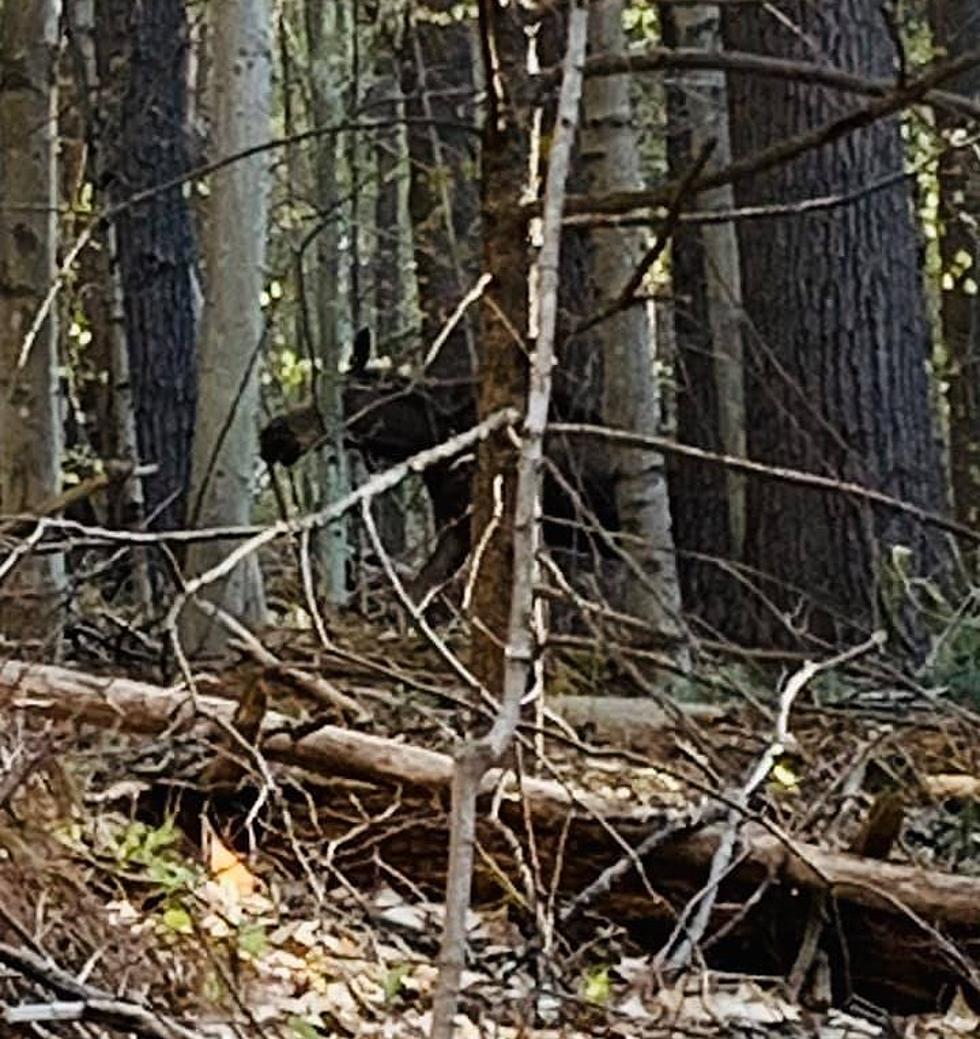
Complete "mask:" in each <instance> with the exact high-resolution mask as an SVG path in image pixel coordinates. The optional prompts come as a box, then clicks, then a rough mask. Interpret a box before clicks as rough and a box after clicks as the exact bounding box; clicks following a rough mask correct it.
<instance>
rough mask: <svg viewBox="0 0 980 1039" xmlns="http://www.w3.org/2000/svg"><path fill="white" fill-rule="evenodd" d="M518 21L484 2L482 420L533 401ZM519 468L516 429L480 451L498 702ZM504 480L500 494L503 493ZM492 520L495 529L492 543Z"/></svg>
mask: <svg viewBox="0 0 980 1039" xmlns="http://www.w3.org/2000/svg"><path fill="white" fill-rule="evenodd" d="M518 17H519V16H518V14H517V12H516V11H515V9H514V7H513V6H511V7H507V8H502V7H500V6H499V5H497V4H495V3H493V2H491V0H484V2H483V3H481V5H480V31H481V34H482V36H483V40H484V63H485V66H486V68H487V76H488V78H490V74H491V68H492V61H491V60H490V55H491V54H492V55H493V59H494V60H496V62H497V63H498V67H497V69H496V76H495V77H494V78H495V83H494V84H492V85H490V84H488V86H490V90H489V93H488V105H487V112H486V116H485V119H484V126H483V152H482V163H481V166H482V176H481V178H480V183H481V188H482V193H483V194H482V199H481V202H482V217H483V263H484V269H485V270H486V271H488V272H489V273H490V274H491V275H492V276H493V281H492V283H491V284H490V286H489V288H488V289H487V294H486V297H485V298H484V301H483V306H482V309H481V316H482V323H481V335H480V396H479V414H480V417H481V418H484V417H486V416H487V415H490V414H491V413H492V412H494V411H498V410H499V409H500V408H505V407H516V408H519V409H521V410H523V408H524V406H525V399H526V387H527V364H526V359H525V356H524V353H523V352H522V349H521V348H522V346H524V345H525V344H523V343H518V342H515V340H514V332H515V331H516V332H517V334H518V335H521V334H524V332H525V330H526V329H527V327H528V295H527V286H528V250H527V226H526V221H525V219H524V215H523V212H522V209H521V205H520V201H521V195H522V193H523V190H524V178H525V171H526V170H527V160H528V150H527V148H528V143H527V140H528V139H527V126H526V125H525V121H526V118H527V107H526V99H525V96H524V90H525V87H526V79H525V77H526V72H525V69H526V65H525V61H526V41H525V36H524V31H523V28H522V26H521V25H520V23H519V22H518V20H517V19H518ZM502 95H503V96H502ZM516 462H517V452H516V451H515V450H514V447H513V444H512V443H511V441H510V439H509V437H508V435H507V433H506V431H502V432H498V433H495V434H493V435H491V436H490V437H488V438H487V439H486V440H485V441H483V443H482V444H481V445H480V448H479V452H478V455H477V471H476V477H475V479H474V485H473V486H474V490H473V526H472V530H473V543H474V544H481V543H483V542H484V539H486V540H485V544H484V546H483V550H482V552H481V554H480V558H479V560H477V561H475V565H477V566H479V572H478V575H477V580H476V583H475V585H474V595H473V605H472V616H473V619H474V641H473V671H474V673H475V674H476V676H477V677H478V678H479V679H480V681H481V682H483V684H484V685H485V686H486V688H488V689H489V690H490V691H491V692H492V693H493V694H494V695H497V696H499V695H500V694H501V692H502V690H503V672H504V656H503V647H504V644H505V641H506V634H507V623H508V619H509V615H510V598H511V584H512V580H513V569H514V559H513V544H512V537H511V532H512V529H513V525H514V495H515V491H516V481H517V465H516ZM498 481H499V484H500V494H499V495H498V494H497V493H495V488H496V485H497V484H498ZM498 496H499V498H500V500H501V501H502V508H501V509H500V511H499V515H497V510H496V508H495V499H496V498H497V497H498ZM491 524H493V529H494V532H493V534H492V535H491V536H490V537H489V538H486V534H487V532H488V528H490V526H491Z"/></svg>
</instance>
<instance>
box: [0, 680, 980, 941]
mask: <svg viewBox="0 0 980 1039" xmlns="http://www.w3.org/2000/svg"><path fill="white" fill-rule="evenodd" d="M0 709H6V710H12V709H22V710H30V711H33V712H37V713H39V714H43V715H45V716H48V717H56V718H68V719H74V720H76V721H80V722H83V723H87V724H91V725H95V726H99V727H103V728H117V729H120V730H124V731H129V732H134V733H146V734H159V733H162V732H164V731H165V730H167V729H169V728H171V727H172V726H176V727H177V728H178V729H179V731H180V732H181V738H185V737H186V736H187V735H188V733H189V732H191V731H192V730H193V729H194V727H195V726H201V727H202V728H206V727H207V725H208V724H209V723H213V720H214V719H215V718H218V719H221V721H222V722H223V723H224V724H225V725H227V724H230V723H231V721H232V719H233V716H234V712H235V704H234V703H233V702H230V701H227V700H221V699H219V698H217V697H211V696H200V695H199V696H192V695H191V694H190V693H189V692H188V691H187V690H184V689H163V688H160V687H159V686H154V685H150V684H148V683H144V682H136V681H131V680H128V679H123V678H104V677H100V676H96V675H90V674H86V673H84V672H80V671H74V670H71V669H68V668H63V667H55V666H49V665H39V664H28V663H22V662H18V661H8V662H6V663H5V664H3V665H2V666H0ZM293 724H295V722H294V721H293V720H292V719H289V718H287V717H286V716H285V715H282V714H279V713H277V712H275V711H269V712H268V713H267V714H266V715H265V717H264V719H263V722H262V727H261V736H260V741H261V750H262V753H263V754H264V755H265V756H266V757H267V758H268V759H270V760H274V761H277V762H281V763H284V764H287V765H292V766H298V767H301V768H304V769H306V770H308V771H310V772H314V773H317V774H319V775H323V776H326V777H329V778H335V777H349V778H355V779H359V780H363V781H368V782H371V783H375V784H382V785H385V786H400V787H404V788H416V789H420V790H425V791H429V792H431V791H437V792H440V793H447V792H448V790H449V785H450V782H451V778H452V759H451V758H450V757H449V755H447V754H443V753H440V752H438V751H433V750H427V749H425V748H422V747H415V746H411V745H409V744H406V743H400V742H398V741H397V740H394V739H387V738H383V737H380V736H375V735H371V734H367V733H359V732H352V731H349V730H346V729H342V728H338V727H336V726H332V725H325V726H323V727H322V728H321V729H318V730H316V731H315V732H313V733H309V734H306V735H304V736H303V737H302V738H301V739H299V740H294V739H293V738H292V737H291V736H290V735H289V729H290V726H291V725H293ZM501 777H502V772H501V770H499V769H495V770H493V771H492V772H491V773H490V774H489V775H488V776H487V778H486V780H485V782H484V784H483V790H484V791H485V792H490V791H491V790H493V789H494V788H495V786H496V784H498V783H499V782H500V780H501ZM622 781H623V783H626V782H628V775H626V774H625V766H624V775H623V777H622ZM521 789H522V791H523V794H524V797H525V799H526V802H527V807H528V811H529V812H530V815H531V818H532V819H533V820H534V823H535V824H536V826H539V827H541V829H542V831H545V830H552V831H554V830H556V829H558V828H559V827H560V826H561V825H562V824H563V823H564V821H565V819H566V817H567V816H568V813H569V812H570V811H574V812H575V814H576V817H575V820H574V829H573V839H574V846H576V847H578V848H579V849H580V850H581V851H582V852H583V853H584V854H581V855H579V856H575V857H573V859H574V861H566V862H565V863H564V870H563V877H562V887H563V889H565V890H570V891H574V890H577V888H578V887H580V886H584V884H585V883H588V882H589V879H590V877H589V876H587V875H585V872H586V870H589V871H595V872H596V873H597V872H598V871H599V870H601V869H602V868H605V867H606V866H608V865H609V864H610V863H611V862H612V861H615V860H616V859H617V858H619V857H620V855H621V851H620V847H619V845H618V844H616V843H615V842H614V840H613V838H612V837H611V835H610V832H609V829H608V827H610V826H613V827H615V828H616V829H617V830H618V832H619V834H620V835H621V836H622V837H623V838H624V839H625V840H627V841H629V843H630V844H631V846H632V845H635V844H638V843H639V841H640V840H641V839H642V838H643V837H645V836H646V835H647V834H648V833H649V832H650V831H651V830H652V829H655V828H657V827H659V826H660V825H662V824H663V819H664V817H665V816H666V815H668V814H670V813H669V811H668V809H664V810H658V809H656V808H641V807H632V806H628V805H627V806H624V805H623V803H622V802H620V801H615V800H613V799H607V798H603V797H599V796H597V795H594V794H590V793H586V792H578V791H576V792H574V793H573V792H572V790H571V788H569V787H566V786H564V785H562V784H561V783H559V782H557V781H553V780H546V779H539V778H536V777H533V776H525V777H523V778H522V781H521ZM515 796H516V787H515ZM672 811H673V814H676V808H673V809H672ZM597 817H601V819H602V820H603V823H604V824H605V825H600V824H599V822H598V821H597ZM721 829H722V828H721V827H719V826H709V827H705V828H703V829H701V830H699V831H698V832H697V833H695V834H691V835H688V836H685V837H679V838H672V839H671V840H669V841H667V842H665V843H664V844H663V845H662V846H660V847H658V849H657V851H656V852H655V853H654V855H653V856H651V857H650V859H649V860H647V863H646V864H647V868H648V872H649V873H650V875H651V876H658V875H660V874H659V871H661V870H664V871H666V872H667V873H670V874H673V875H686V876H688V877H689V878H690V880H691V882H692V883H697V882H698V881H697V878H698V877H699V876H700V875H701V874H702V873H703V871H704V870H705V869H706V868H707V866H708V863H709V862H710V861H711V857H712V855H713V854H714V850H715V848H716V847H717V842H718V839H719V836H720V834H721ZM743 839H744V848H745V858H744V859H743V861H742V862H741V864H740V866H739V867H738V870H737V871H736V874H735V876H736V879H740V880H743V881H745V882H748V883H751V882H753V881H755V880H758V879H759V878H760V877H764V876H766V875H769V876H772V877H774V878H776V879H781V880H782V881H783V882H784V883H787V884H789V885H794V886H797V887H799V888H801V889H807V890H814V891H823V890H826V889H827V888H828V887H829V889H830V890H831V893H832V894H833V895H834V896H835V897H836V898H837V900H838V901H839V902H847V903H851V904H854V905H857V906H861V907H864V908H867V909H871V910H875V911H877V912H879V913H881V912H883V913H885V914H888V915H892V916H899V917H901V916H903V915H905V911H906V910H911V911H912V912H913V913H915V914H916V915H918V916H919V917H921V918H923V919H925V920H928V921H930V922H934V923H937V922H941V923H948V924H951V925H955V926H956V927H957V928H965V929H971V928H974V927H978V926H980V880H978V879H976V878H972V877H964V876H953V875H949V874H944V873H940V872H936V871H927V870H920V869H916V868H915V867H912V866H907V865H899V864H895V863H888V862H879V861H876V860H874V859H867V858H862V857H859V856H857V855H850V854H845V853H842V852H832V851H824V850H822V849H820V848H818V847H816V846H815V845H812V844H807V843H804V842H796V841H792V842H790V841H783V840H781V839H780V838H779V837H777V836H775V835H774V834H773V833H771V832H770V831H768V830H767V829H765V828H764V827H763V826H762V825H761V824H758V823H753V822H750V823H748V824H747V825H746V826H745V828H744V830H743ZM416 850H417V849H416ZM650 911H651V914H653V913H655V909H653V907H651V909H650Z"/></svg>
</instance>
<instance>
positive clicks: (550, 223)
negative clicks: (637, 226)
mask: <svg viewBox="0 0 980 1039" xmlns="http://www.w3.org/2000/svg"><path fill="white" fill-rule="evenodd" d="M587 24H588V5H587V3H586V2H585V0H576V2H575V3H574V4H573V5H572V7H571V10H570V11H569V22H568V49H567V52H566V55H565V63H564V69H563V78H562V88H561V96H560V99H559V103H558V120H557V125H556V129H555V135H554V142H553V144H552V148H551V153H550V156H549V164H548V176H547V182H546V186H545V198H544V217H543V227H542V245H541V252H540V256H539V260H538V270H537V275H538V278H537V285H538V292H539V298H538V300H537V301H536V302H537V314H538V328H537V340H536V343H535V349H534V351H533V352H532V354H531V374H530V387H529V391H528V399H527V413H526V416H525V419H524V425H523V429H522V442H521V450H520V456H519V459H518V464H517V490H516V499H515V505H514V526H513V571H512V586H511V589H510V596H509V602H510V619H509V623H508V628H507V641H506V647H505V651H504V670H503V695H502V697H501V700H500V705H499V708H498V712H497V716H496V718H495V720H494V723H493V726H492V727H491V729H490V732H489V733H487V735H486V736H485V737H483V738H481V739H478V740H475V741H473V742H471V743H469V744H467V745H466V746H464V747H463V748H462V749H461V750H460V752H459V754H458V756H457V758H456V762H455V768H454V773H453V785H452V815H451V829H450V837H449V841H450V843H449V870H448V874H447V878H446V921H445V925H444V928H443V936H442V946H441V949H440V952H439V978H438V981H437V984H436V990H435V994H434V996H433V1007H432V1030H431V1033H430V1034H431V1036H432V1039H451V1036H452V1034H453V1021H454V1018H455V1014H456V1007H457V1004H458V999H459V991H460V983H461V980H462V973H463V966H464V962H465V954H466V914H467V910H468V909H469V903H470V891H471V884H472V876H473V848H474V843H475V840H476V812H477V797H478V795H479V793H480V787H481V783H482V781H483V778H484V777H485V775H486V773H487V770H488V769H490V768H491V767H493V766H494V765H497V764H499V763H500V762H501V761H502V760H503V758H504V755H505V754H506V752H507V750H508V749H509V747H510V745H511V743H512V742H513V739H514V733H515V732H516V729H517V723H518V721H519V719H520V711H521V700H522V698H523V696H524V693H525V691H526V689H527V684H528V678H529V676H530V674H531V671H532V667H533V661H534V654H535V649H536V646H535V639H534V634H533V624H532V622H533V615H534V602H535V594H534V587H535V577H536V575H537V569H538V568H537V562H536V555H537V550H538V546H539V544H540V540H541V529H540V513H541V509H540V499H541V477H542V467H543V462H544V433H545V427H546V426H547V422H548V408H549V405H550V403H551V374H552V368H553V366H554V361H555V352H554V351H555V326H556V323H557V313H558V270H559V258H560V255H561V221H562V213H563V209H564V200H565V183H566V180H567V178H568V169H569V165H570V162H571V153H572V145H573V143H574V140H575V131H576V126H577V124H578V108H579V98H580V96H581V91H582V66H583V64H584V60H585V46H586V36H587ZM482 28H483V31H484V32H485V33H490V32H491V31H492V26H490V25H487V24H484V25H483V26H482ZM498 71H499V70H496V69H493V68H491V69H489V70H488V72H490V73H492V74H495V73H496V72H498ZM495 78H496V76H495ZM491 118H492V115H491ZM515 172H516V171H515Z"/></svg>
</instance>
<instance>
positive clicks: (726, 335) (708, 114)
mask: <svg viewBox="0 0 980 1039" xmlns="http://www.w3.org/2000/svg"><path fill="white" fill-rule="evenodd" d="M661 24H662V26H663V37H664V43H665V44H667V46H670V47H698V48H701V49H704V50H720V49H721V12H720V10H719V8H718V7H717V6H716V5H714V4H695V5H691V6H686V5H684V6H675V5H673V4H664V5H662V6H661ZM667 111H668V139H667V158H668V163H669V165H670V172H671V175H672V176H673V177H683V176H684V174H685V173H686V172H687V171H688V170H689V169H690V168H691V165H692V163H694V162H695V161H696V159H697V157H698V156H699V155H701V154H702V151H703V149H704V148H705V147H706V146H707V145H708V143H709V142H712V143H713V151H712V153H711V159H710V164H709V165H708V167H707V168H708V169H718V168H722V167H724V166H726V165H727V164H728V163H729V162H730V161H731V139H730V134H729V127H728V94H727V87H726V82H725V74H724V72H721V71H717V70H709V71H694V72H678V73H677V74H676V75H674V76H672V77H671V79H670V83H669V85H668V88H667ZM694 206H695V208H697V209H699V210H730V209H732V208H733V206H734V192H733V190H732V187H731V185H730V184H728V185H724V186H722V187H720V188H715V189H713V190H711V191H705V192H702V193H701V194H700V195H698V196H697V198H696V200H694ZM671 260H672V262H671V273H672V277H673V287H674V294H675V296H676V297H677V298H678V299H680V300H682V301H683V302H682V303H681V304H680V305H678V306H676V307H672V308H671V310H672V312H673V323H674V333H675V352H674V357H675V383H676V386H677V427H678V428H677V432H678V436H679V438H680V439H681V440H682V441H683V442H684V443H686V444H693V445H696V446H698V447H703V448H705V449H706V450H709V451H718V452H720V453H722V454H728V455H733V456H736V457H744V456H745V393H744V385H743V381H744V380H743V343H742V311H741V308H742V280H741V269H740V265H739V253H738V236H737V234H736V231H735V225H734V224H733V223H727V224H704V225H702V226H701V227H690V226H684V225H681V226H680V227H678V228H677V230H676V231H675V233H674V237H673V241H672V252H671ZM670 490H671V508H672V514H673V517H674V522H675V525H676V527H675V529H676V542H677V549H678V552H679V553H680V560H679V571H680V576H681V583H682V586H683V590H684V603H685V606H686V607H687V608H688V609H689V610H691V611H692V613H694V614H696V615H697V616H698V617H699V618H700V619H701V620H703V621H705V622H707V623H708V624H709V625H710V626H711V628H712V630H715V631H719V630H720V631H724V630H725V623H726V619H727V617H728V616H729V615H730V613H731V601H732V595H733V594H735V593H734V592H733V590H732V588H731V580H732V578H731V577H730V576H729V573H728V571H727V570H726V569H725V568H724V567H722V566H719V565H718V564H716V563H714V562H712V561H711V557H719V558H720V559H723V560H733V561H738V560H740V559H741V557H742V553H743V550H744V546H745V477H744V476H742V475H741V474H739V473H735V472H732V471H731V470H725V469H720V468H713V467H711V466H704V465H697V464H694V463H693V462H692V461H691V460H690V459H684V458H677V459H672V460H671V463H670Z"/></svg>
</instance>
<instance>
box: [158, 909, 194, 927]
mask: <svg viewBox="0 0 980 1039" xmlns="http://www.w3.org/2000/svg"><path fill="white" fill-rule="evenodd" d="M163 925H164V927H166V928H168V929H169V930H171V931H175V932H176V933H177V934H191V933H192V932H193V930H194V924H193V921H192V920H191V915H190V913H188V912H187V910H186V909H184V907H183V906H171V907H170V908H169V909H167V910H165V911H164V914H163Z"/></svg>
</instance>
